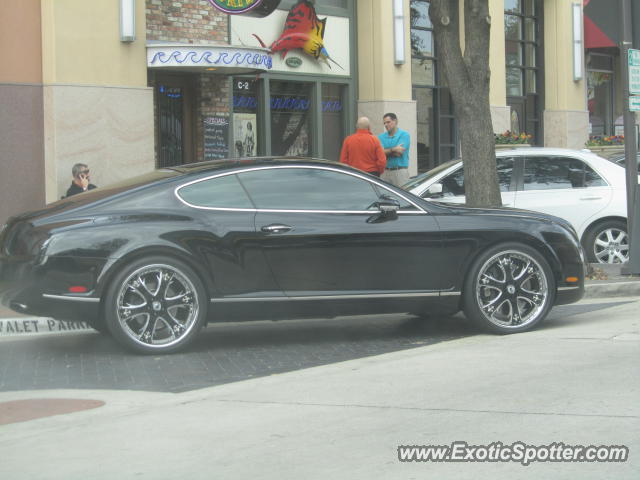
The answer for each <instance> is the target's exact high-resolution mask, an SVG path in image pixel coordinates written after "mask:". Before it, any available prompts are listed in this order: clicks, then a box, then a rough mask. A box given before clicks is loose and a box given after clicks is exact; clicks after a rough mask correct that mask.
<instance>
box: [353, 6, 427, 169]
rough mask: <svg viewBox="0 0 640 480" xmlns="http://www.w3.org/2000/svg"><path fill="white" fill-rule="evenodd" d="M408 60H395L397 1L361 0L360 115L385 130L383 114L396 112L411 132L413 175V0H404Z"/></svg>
mask: <svg viewBox="0 0 640 480" xmlns="http://www.w3.org/2000/svg"><path fill="white" fill-rule="evenodd" d="M403 4H404V16H405V22H404V39H405V49H404V51H405V63H404V64H402V65H395V64H394V56H393V47H394V45H393V36H394V35H393V3H392V2H390V1H389V0H358V3H357V9H358V18H357V22H358V25H357V30H358V94H359V98H358V116H359V117H360V116H366V117H369V119H370V120H371V131H372V132H373V133H374V134H379V133H382V132H384V126H383V123H382V116H383V115H384V114H385V113H387V112H393V113H395V114H396V115H397V116H398V126H399V127H400V128H402V129H403V130H406V131H408V132H409V135H411V147H410V150H409V175H410V176H414V175H416V174H417V173H418V162H417V148H418V147H417V142H416V138H417V130H416V114H417V112H416V102H415V100H412V96H411V41H410V10H409V1H408V0H404V2H403Z"/></svg>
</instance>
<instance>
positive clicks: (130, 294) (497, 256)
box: [0, 158, 585, 354]
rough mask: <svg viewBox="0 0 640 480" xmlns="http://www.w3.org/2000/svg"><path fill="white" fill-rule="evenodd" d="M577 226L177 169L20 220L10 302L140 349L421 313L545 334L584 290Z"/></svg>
mask: <svg viewBox="0 0 640 480" xmlns="http://www.w3.org/2000/svg"><path fill="white" fill-rule="evenodd" d="M584 276H585V264H584V256H583V252H582V250H581V247H580V242H579V240H578V238H577V236H576V233H575V231H574V230H573V229H572V228H571V226H569V224H568V223H567V222H565V221H563V220H561V219H559V218H556V217H552V216H549V215H545V214H541V213H534V212H530V211H524V210H514V209H506V208H505V209H478V208H466V207H461V206H452V205H445V204H439V203H437V202H433V201H427V200H423V199H421V198H418V197H415V196H413V195H411V194H410V193H407V192H406V191H403V190H401V189H398V188H395V187H393V186H391V185H389V184H387V183H385V182H383V181H381V180H379V179H378V178H375V177H372V176H369V175H367V174H365V173H362V172H360V171H359V170H355V169H352V168H349V167H347V166H344V165H340V164H337V163H333V162H328V161H321V160H309V159H300V158H257V159H256V158H254V159H250V160H244V159H242V160H225V161H218V162H207V163H200V164H192V165H187V166H181V167H175V168H165V169H161V170H157V171H155V172H153V173H150V174H148V175H146V176H141V177H137V178H133V179H131V180H129V181H127V182H124V183H121V184H117V185H113V186H111V187H108V188H100V189H96V190H92V191H89V192H86V193H83V194H80V195H76V196H73V197H70V198H68V199H64V200H60V201H58V202H55V203H53V204H51V205H49V206H47V208H45V209H43V210H40V211H36V212H31V213H26V214H23V215H20V216H17V217H14V218H12V219H10V220H9V221H8V223H7V224H6V225H5V226H4V227H3V229H2V232H1V233H0V300H1V301H2V304H3V305H5V306H8V307H9V308H11V309H13V310H15V311H16V312H20V313H26V314H32V315H39V316H48V317H53V318H56V319H60V320H81V321H85V322H88V323H90V324H91V325H93V326H94V328H95V329H97V330H99V331H103V332H109V333H111V335H112V336H113V337H114V338H115V339H116V340H117V341H118V342H120V343H121V344H122V345H123V346H125V347H127V348H129V349H131V350H134V351H136V352H140V353H152V354H156V353H168V352H173V351H176V350H178V349H182V348H184V347H185V346H186V345H187V344H189V342H191V341H192V340H193V339H194V337H195V336H196V335H197V334H198V331H199V330H200V329H201V327H202V326H203V325H205V324H206V323H207V322H209V321H237V320H245V319H251V320H255V319H269V320H278V319H284V318H300V317H304V316H313V317H316V318H317V317H318V316H327V317H333V316H338V315H350V314H363V313H383V312H386V313H389V312H410V313H416V314H432V313H439V314H440V313H441V314H451V313H454V312H456V311H458V310H460V309H462V310H463V311H464V313H465V315H466V316H467V318H469V319H470V320H472V321H473V322H475V323H477V324H478V325H480V326H481V327H483V328H485V329H487V330H489V331H492V332H496V333H512V332H522V331H525V330H529V329H531V328H532V327H534V326H535V325H537V324H538V323H539V322H541V321H542V320H543V319H544V318H545V317H546V315H547V314H548V313H549V310H550V309H551V307H552V306H553V305H557V304H563V303H570V302H575V301H577V300H579V299H580V298H581V297H582V296H583V294H584Z"/></svg>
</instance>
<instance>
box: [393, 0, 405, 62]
mask: <svg viewBox="0 0 640 480" xmlns="http://www.w3.org/2000/svg"><path fill="white" fill-rule="evenodd" d="M402 3H403V2H402V0H393V62H394V63H395V64H396V65H402V64H403V63H404V62H405V56H404V10H403V5H402Z"/></svg>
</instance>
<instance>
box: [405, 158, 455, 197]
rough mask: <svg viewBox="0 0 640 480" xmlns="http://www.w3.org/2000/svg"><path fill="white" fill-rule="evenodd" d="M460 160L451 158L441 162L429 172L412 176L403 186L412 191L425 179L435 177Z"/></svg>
mask: <svg viewBox="0 0 640 480" xmlns="http://www.w3.org/2000/svg"><path fill="white" fill-rule="evenodd" d="M458 162H460V159H455V160H449V161H448V162H444V163H441V164H440V165H438V166H437V167H435V168H433V169H431V170H429V171H428V172H425V173H422V174H420V175H418V176H417V177H415V178H412V179H411V180H409V181H408V182H407V183H405V184H404V185H403V186H402V188H403V189H405V190H407V191H410V190H411V189H412V188H414V187H416V186H418V185H421V184H423V183H424V182H425V181H427V180H429V179H430V178H431V177H435V176H436V175H438V174H439V173H440V172H442V171H444V170H446V169H447V168H449V167H451V166H452V165H455V164H456V163H458Z"/></svg>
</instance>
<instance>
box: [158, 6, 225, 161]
mask: <svg viewBox="0 0 640 480" xmlns="http://www.w3.org/2000/svg"><path fill="white" fill-rule="evenodd" d="M146 17H147V40H156V41H162V42H179V43H195V44H227V43H228V30H229V27H228V15H226V14H224V13H222V12H220V11H218V10H216V9H215V8H214V7H212V6H211V4H210V3H209V1H208V0H185V1H178V0H147V1H146ZM174 73H175V72H174ZM182 74H183V75H187V76H190V77H191V78H192V79H193V80H194V81H193V84H194V94H195V99H194V102H193V103H194V105H193V107H194V109H195V125H194V126H193V128H194V130H195V132H194V133H195V146H194V147H195V148H194V157H195V158H194V159H193V160H195V161H202V160H203V159H204V152H203V150H204V134H203V122H204V119H205V117H208V116H228V115H229V111H230V108H229V87H228V85H229V77H228V76H226V75H214V74H205V73H196V72H184V73H182ZM155 77H156V76H155V75H154V74H151V75H150V76H149V85H150V86H154V87H155V84H156V79H155ZM154 90H155V88H154ZM156 105H157V103H156ZM157 124H158V123H157V112H156V127H157ZM155 133H156V141H157V134H158V132H157V128H156V132H155ZM156 145H157V142H156ZM189 160H190V159H185V161H189Z"/></svg>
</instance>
